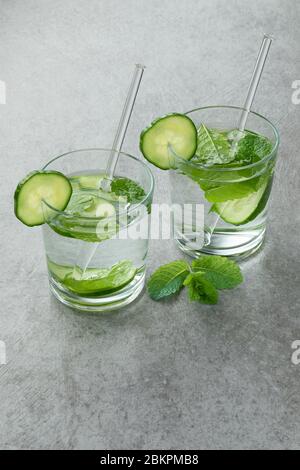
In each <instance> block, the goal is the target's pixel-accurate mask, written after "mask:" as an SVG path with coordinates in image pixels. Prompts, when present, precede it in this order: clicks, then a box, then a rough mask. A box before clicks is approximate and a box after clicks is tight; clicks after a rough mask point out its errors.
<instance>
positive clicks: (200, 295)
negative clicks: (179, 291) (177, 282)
mask: <svg viewBox="0 0 300 470" xmlns="http://www.w3.org/2000/svg"><path fill="white" fill-rule="evenodd" d="M184 285H185V286H186V287H187V288H188V292H189V299H190V300H191V301H197V302H201V303H203V304H216V303H217V302H218V291H217V289H216V288H215V286H214V285H213V284H212V283H211V282H210V281H209V280H208V279H206V278H205V277H204V276H203V274H202V273H201V272H199V273H191V274H189V275H188V277H187V278H186V279H185V281H184Z"/></svg>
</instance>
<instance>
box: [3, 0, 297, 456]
mask: <svg viewBox="0 0 300 470" xmlns="http://www.w3.org/2000/svg"><path fill="white" fill-rule="evenodd" d="M299 23H300V4H299V2H298V1H297V0H284V1H283V0H272V1H268V0H263V1H262V0H259V1H258V0H255V1H253V0H252V1H251V2H249V1H248V0H242V1H241V0H239V1H236V0H226V1H225V0H223V1H217V0H213V1H211V0H210V1H207V0H205V1H204V0H185V1H183V0H64V1H63V2H62V1H58V0H41V1H38V0H0V64H1V67H0V79H1V80H5V81H6V84H7V104H6V105H0V137H1V139H0V146H1V154H0V158H1V171H0V181H1V198H0V212H1V219H0V220H1V245H0V253H1V265H0V266H1V267H0V269H1V277H0V289H1V290H0V292H1V308H0V339H1V340H3V341H5V342H6V347H7V365H6V366H5V365H2V366H0V393H1V397H0V422H1V426H0V447H1V448H4V449H10V448H51V449H53V448H60V449H64V448H67V449H70V448H77V449H79V448H80V449H86V448H94V449H97V448H98V449H101V448H108V449H113V448H131V449H133V448H141V449H142V448H152V449H153V448H166V449H172V448H181V449H189V448H194V449H195V448H243V449H246V448H300V441H299V439H300V423H299V404H300V393H299V390H300V388H299V385H300V384H299V375H300V365H299V366H294V365H293V364H292V363H291V354H292V349H291V343H292V341H293V340H295V339H300V323H299V314H300V312H299V307H300V304H299V268H300V266H299V264H300V263H299V229H300V218H299V204H298V201H299V197H300V187H299V186H300V185H299V172H300V163H299V162H300V155H299V145H300V134H299V123H300V105H299V106H296V105H293V104H292V102H291V95H292V88H291V85H292V82H293V81H294V80H296V79H300V60H299V59H300V54H299V51H300V33H299ZM265 31H267V32H271V33H273V34H274V35H275V37H276V38H277V40H276V42H275V43H274V45H273V46H272V50H271V55H270V59H269V60H268V63H267V66H266V70H265V73H264V77H263V81H262V83H261V86H260V90H259V93H258V95H257V98H256V102H255V109H256V110H257V111H259V112H261V113H263V114H265V115H266V116H267V117H269V118H270V119H271V120H273V121H274V123H276V124H278V126H279V130H280V133H281V138H282V143H281V152H280V160H279V164H278V173H277V180H276V184H275V188H274V193H273V198H272V207H271V213H270V219H269V230H268V238H267V243H266V246H265V248H264V250H263V252H262V253H260V254H259V255H257V256H256V257H254V258H252V259H251V260H249V261H248V262H246V263H244V264H243V271H244V275H245V278H246V281H245V283H244V285H242V286H241V287H239V288H238V289H236V290H235V291H232V292H225V293H223V294H222V297H221V300H220V303H219V304H218V305H217V306H215V307H211V306H201V305H194V304H193V305H189V304H188V303H187V301H186V298H185V296H184V295H181V296H180V298H179V299H176V300H171V301H169V302H162V303H160V304H158V303H154V302H152V301H151V300H150V299H149V298H148V297H147V295H144V296H143V297H141V298H140V299H139V300H138V301H137V302H136V303H135V304H133V305H131V306H130V307H129V308H126V309H125V310H123V311H120V312H117V313H113V314H110V315H104V316H96V315H82V314H76V313H75V314H74V313H73V312H72V310H70V309H68V308H66V307H64V306H62V305H60V304H59V303H58V302H57V301H56V300H55V299H54V298H52V297H51V296H50V294H49V292H48V284H47V276H46V270H45V261H44V257H43V248H42V240H41V233H40V230H39V229H31V230H30V229H26V228H25V227H24V226H22V225H21V224H20V223H18V221H17V220H16V219H15V218H14V216H13V213H12V194H13V191H14V188H15V186H16V183H17V182H18V180H19V179H20V178H21V177H23V176H24V174H26V173H27V172H28V171H29V170H32V169H34V168H39V167H41V165H42V164H44V163H45V162H46V161H47V160H49V157H51V156H54V155H56V154H59V153H61V152H64V151H67V150H69V149H76V148H80V147H81V148H82V147H87V146H91V147H92V146H109V145H110V144H111V142H112V140H113V134H114V132H115V129H116V125H117V121H118V118H119V114H120V110H121V106H122V105H123V101H124V98H125V93H126V90H127V87H128V81H129V77H130V75H131V73H132V67H133V64H134V63H136V62H143V63H145V64H146V65H147V66H148V68H147V71H146V73H145V76H144V80H143V86H142V89H141V92H140V94H139V97H138V101H137V104H136V108H135V112H134V116H133V119H132V123H131V126H130V130H129V134H128V137H127V139H126V143H125V146H124V148H125V149H126V150H127V151H129V152H131V153H133V154H136V153H137V152H138V135H139V132H140V130H141V129H142V128H143V127H144V126H145V125H146V124H148V123H149V121H150V120H152V118H154V117H156V116H159V115H160V114H163V113H166V112H171V111H179V112H180V111H186V110H188V109H191V108H194V107H197V106H201V105H206V104H216V103H223V104H241V103H242V102H243V99H244V95H245V92H246V89H247V85H248V81H249V78H250V76H251V72H252V68H253V63H254V60H255V58H256V54H257V49H258V47H259V45H260V41H261V36H262V34H263V32H265ZM154 173H155V177H156V178H157V188H156V200H157V201H166V200H167V198H168V178H167V175H166V174H164V173H161V172H159V171H158V170H157V171H155V172H154ZM175 257H178V252H177V250H176V249H175V247H174V246H173V244H172V243H171V242H153V243H152V246H151V251H150V256H149V266H150V271H152V270H153V269H154V268H155V267H157V266H158V265H159V264H160V263H162V262H167V261H169V260H172V259H174V258H175Z"/></svg>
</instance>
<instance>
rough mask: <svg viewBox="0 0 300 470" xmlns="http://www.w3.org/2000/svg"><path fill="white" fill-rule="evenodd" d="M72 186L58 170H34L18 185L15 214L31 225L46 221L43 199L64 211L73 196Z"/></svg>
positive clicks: (15, 196) (15, 197) (24, 222)
mask: <svg viewBox="0 0 300 470" xmlns="http://www.w3.org/2000/svg"><path fill="white" fill-rule="evenodd" d="M71 195H72V186H71V183H70V181H69V180H68V178H66V176H64V175H63V174H62V173H59V172H58V171H33V172H32V173H29V175H27V176H26V177H25V178H24V179H23V180H22V181H20V183H19V184H18V186H17V189H16V191H15V195H14V202H15V215H16V217H17V218H18V219H19V220H20V221H21V222H23V224H25V225H28V226H29V227H34V226H35V225H41V224H43V223H44V222H45V219H44V214H43V208H42V201H43V200H45V201H47V203H48V204H50V205H51V206H52V207H54V208H55V209H57V210H61V211H63V210H64V209H65V208H66V207H67V205H68V202H69V200H70V198H71Z"/></svg>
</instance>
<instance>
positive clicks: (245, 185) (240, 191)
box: [205, 178, 259, 203]
mask: <svg viewBox="0 0 300 470" xmlns="http://www.w3.org/2000/svg"><path fill="white" fill-rule="evenodd" d="M258 186H259V178H252V179H250V180H247V181H243V182H237V183H227V184H223V185H221V186H217V187H214V188H211V189H208V190H207V191H206V192H205V198H206V199H207V200H208V201H209V202H213V203H214V202H226V201H233V200H234V199H242V198H244V197H247V196H249V195H250V194H252V193H255V192H256V191H257V189H258Z"/></svg>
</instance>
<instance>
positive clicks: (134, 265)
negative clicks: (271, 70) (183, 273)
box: [43, 149, 154, 312]
mask: <svg viewBox="0 0 300 470" xmlns="http://www.w3.org/2000/svg"><path fill="white" fill-rule="evenodd" d="M111 152H112V150H110V149H107V150H106V149H86V150H76V151H74V152H70V153H66V154H64V155H61V156H59V157H57V158H54V159H53V160H51V161H50V162H49V163H47V165H46V166H45V167H44V168H43V170H49V171H55V170H56V171H59V172H61V173H63V174H64V175H66V176H67V177H68V178H69V181H70V182H71V185H72V189H73V192H72V196H71V198H70V201H69V203H68V205H67V207H66V209H65V210H64V211H58V210H56V209H55V208H53V207H51V206H50V205H49V204H47V202H45V201H44V202H43V210H44V216H45V219H46V221H47V223H46V224H45V225H44V226H43V236H44V245H45V251H46V258H47V266H48V272H49V282H50V289H51V291H52V292H53V294H54V295H55V297H57V298H58V299H59V300H60V301H61V302H62V303H64V304H66V305H68V306H70V307H73V308H76V309H79V310H83V311H100V312H101V311H106V310H112V309H117V308H120V307H123V306H125V305H128V304H129V303H130V302H132V301H133V300H134V299H135V298H137V296H138V295H139V294H140V292H141V291H142V289H143V286H144V282H145V272H146V257H147V251H148V238H149V230H150V227H149V226H150V215H149V214H150V207H151V202H152V196H153V189H154V180H153V176H152V173H151V171H150V170H149V168H148V167H147V166H146V165H145V164H144V163H143V162H141V161H140V160H138V159H137V158H135V157H134V156H131V155H128V154H125V153H123V152H121V153H120V155H119V158H118V163H117V167H116V170H115V176H114V179H113V181H112V182H111V187H110V190H109V191H104V190H103V189H101V187H102V186H101V181H102V179H103V178H104V175H105V169H106V166H107V162H108V159H109V157H110V156H111Z"/></svg>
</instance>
